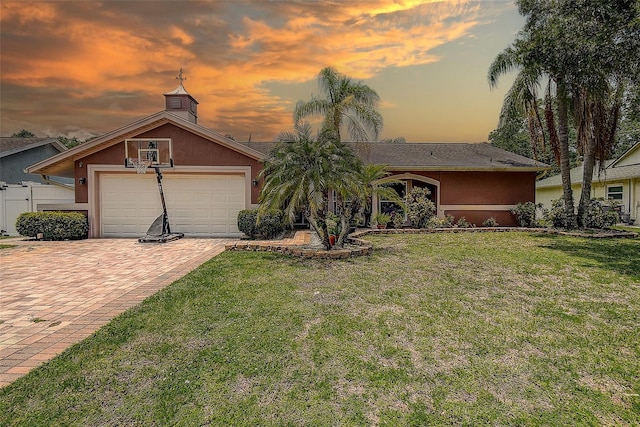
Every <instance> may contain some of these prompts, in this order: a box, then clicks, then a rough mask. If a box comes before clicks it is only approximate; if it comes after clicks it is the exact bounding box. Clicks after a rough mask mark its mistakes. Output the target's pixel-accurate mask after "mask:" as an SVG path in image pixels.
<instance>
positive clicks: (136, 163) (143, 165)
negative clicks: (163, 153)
mask: <svg viewBox="0 0 640 427" xmlns="http://www.w3.org/2000/svg"><path fill="white" fill-rule="evenodd" d="M129 162H130V163H131V164H132V165H133V167H134V168H136V173H139V174H144V173H146V172H147V168H148V167H149V165H150V164H151V162H150V161H149V160H142V159H129Z"/></svg>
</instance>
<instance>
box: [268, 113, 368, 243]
mask: <svg viewBox="0 0 640 427" xmlns="http://www.w3.org/2000/svg"><path fill="white" fill-rule="evenodd" d="M278 139H279V143H278V144H277V145H276V147H275V148H274V149H273V150H272V151H271V153H269V156H268V157H267V159H266V161H265V167H264V168H263V170H262V172H261V174H260V176H261V177H262V178H264V185H263V188H262V192H261V195H260V210H261V212H264V211H265V210H268V209H281V208H283V207H284V211H285V215H286V217H287V218H288V219H289V220H290V221H293V219H294V218H295V215H296V214H297V213H298V212H302V214H303V215H304V217H305V219H306V220H307V221H308V222H309V224H310V225H311V227H312V228H313V230H314V231H315V232H316V233H317V234H318V237H319V238H320V241H321V242H322V244H323V245H324V247H325V248H326V249H331V244H330V243H329V233H328V230H327V222H326V219H327V213H328V205H327V201H328V194H329V191H330V190H334V191H335V192H337V193H339V194H341V195H343V197H345V195H346V194H347V193H348V191H349V190H350V189H352V188H354V187H355V186H356V171H357V170H358V169H359V168H360V160H359V159H358V158H357V157H356V156H355V154H354V153H353V151H352V150H351V149H349V147H347V146H346V145H344V144H343V143H341V142H340V141H339V140H337V137H336V136H335V134H333V133H332V132H330V131H325V132H322V133H320V135H318V136H317V137H315V138H314V137H313V136H312V135H311V126H310V125H309V124H307V123H298V124H297V125H296V126H295V131H294V132H283V133H282V134H280V136H279V138H278ZM259 217H260V215H259Z"/></svg>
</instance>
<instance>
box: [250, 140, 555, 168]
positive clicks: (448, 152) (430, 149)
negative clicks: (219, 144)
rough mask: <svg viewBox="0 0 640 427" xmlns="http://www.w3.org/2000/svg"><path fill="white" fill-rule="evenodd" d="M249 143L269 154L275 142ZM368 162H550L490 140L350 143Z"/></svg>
mask: <svg viewBox="0 0 640 427" xmlns="http://www.w3.org/2000/svg"><path fill="white" fill-rule="evenodd" d="M244 144H245V145H247V146H249V147H251V148H253V149H255V150H258V151H261V152H263V153H265V154H267V153H268V152H269V151H270V150H271V149H272V148H273V147H274V146H275V143H264V142H253V143H244ZM350 145H351V146H352V147H354V149H355V150H356V152H357V153H358V155H359V156H360V158H361V159H362V160H363V161H364V162H365V163H372V164H383V165H387V166H388V168H389V169H390V170H393V169H405V170H409V169H411V170H514V169H516V170H543V169H547V168H548V165H546V164H544V163H541V162H537V161H535V160H532V159H529V158H527V157H523V156H520V155H518V154H514V153H511V152H509V151H505V150H502V149H500V148H497V147H494V146H492V145H490V144H488V143H447V142H422V143H385V142H367V143H357V144H356V143H351V144H350Z"/></svg>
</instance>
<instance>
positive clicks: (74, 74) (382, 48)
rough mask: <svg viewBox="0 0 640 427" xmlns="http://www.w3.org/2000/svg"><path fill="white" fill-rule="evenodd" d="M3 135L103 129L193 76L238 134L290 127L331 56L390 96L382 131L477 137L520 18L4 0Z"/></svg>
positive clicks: (432, 7)
mask: <svg viewBox="0 0 640 427" xmlns="http://www.w3.org/2000/svg"><path fill="white" fill-rule="evenodd" d="M0 8H1V15H0V31H1V32H0V49H1V50H0V58H1V59H0V80H1V87H0V115H1V122H0V135H1V136H9V135H11V134H12V133H14V132H17V131H19V130H21V129H27V130H30V131H32V132H33V133H35V134H36V135H37V136H58V135H64V136H67V137H74V136H75V137H78V138H79V139H86V138H87V137H90V136H95V135H100V134H103V133H105V132H109V131H111V130H114V129H117V128H119V127H122V126H124V125H127V124H129V123H131V122H132V121H134V120H137V119H140V118H143V117H145V116H148V115H151V114H153V113H156V112H158V111H161V110H163V109H164V98H163V96H162V94H163V93H165V92H169V91H171V90H173V89H175V88H176V87H177V86H178V81H177V80H176V76H177V75H178V71H179V69H180V67H182V68H183V70H184V75H185V76H186V77H187V80H186V81H185V82H184V86H185V88H186V89H187V91H188V92H189V93H190V94H191V95H192V96H193V97H194V98H196V99H197V100H198V101H199V102H200V105H199V106H198V116H199V118H198V123H199V124H200V125H202V126H206V127H208V128H211V129H213V130H215V131H218V132H220V133H224V134H231V135H233V136H234V137H235V138H236V139H237V140H239V141H246V140H247V139H248V137H249V134H251V139H252V140H253V141H272V140H274V138H275V137H276V135H277V134H278V133H279V132H281V131H285V130H289V129H291V128H292V111H293V108H294V106H295V103H296V102H297V101H298V100H300V99H303V100H308V99H309V98H310V97H311V95H312V94H318V85H317V75H318V72H319V71H320V69H322V68H324V67H326V66H332V67H334V68H336V69H337V70H338V71H340V72H342V73H345V74H347V75H349V76H351V77H353V78H354V79H355V80H361V81H363V82H364V83H366V84H368V85H369V86H370V87H372V88H373V89H375V90H376V91H377V92H378V94H379V95H380V97H381V99H382V103H381V106H380V113H381V114H382V116H383V117H384V128H383V131H382V135H381V137H382V138H396V137H400V136H402V137H404V138H406V139H407V141H409V142H438V141H442V142H450V141H465V142H480V141H486V140H487V135H488V133H489V132H490V131H491V130H493V129H494V128H495V127H496V124H497V121H498V114H499V112H500V107H501V105H502V99H503V97H504V94H505V92H506V91H507V89H508V88H509V86H510V84H511V82H512V77H511V76H506V77H505V78H503V79H502V80H501V81H500V84H499V87H498V89H497V90H490V89H489V85H488V83H487V77H486V76H487V69H488V67H489V64H490V63H491V61H492V60H493V58H494V57H495V56H496V55H497V54H498V53H499V52H500V51H502V50H503V49H504V48H506V47H507V46H508V45H509V44H510V43H511V42H512V41H513V39H514V36H515V34H516V33H517V31H518V30H519V29H520V28H521V27H522V24H523V23H524V20H523V18H522V17H520V16H519V15H518V11H517V9H516V7H515V5H514V4H513V2H512V1H511V0H495V1H493V0H481V1H453V0H452V1H428V0H425V1H418V0H407V1H400V0H398V1H376V0H367V1H358V0H354V1H250V0H244V1H197V2H182V1H152V0H138V1H60V0H52V1H40V2H29V1H9V0H2V2H1V3H0Z"/></svg>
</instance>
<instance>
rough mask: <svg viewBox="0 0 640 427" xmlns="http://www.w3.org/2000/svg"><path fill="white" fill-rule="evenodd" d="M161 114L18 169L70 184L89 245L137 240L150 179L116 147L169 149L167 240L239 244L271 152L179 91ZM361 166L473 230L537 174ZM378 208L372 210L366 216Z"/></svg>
mask: <svg viewBox="0 0 640 427" xmlns="http://www.w3.org/2000/svg"><path fill="white" fill-rule="evenodd" d="M164 97H165V109H164V110H163V111H160V112H158V113H155V114H153V115H151V116H148V117H145V118H143V119H140V120H138V121H136V122H133V123H130V124H128V125H126V126H124V127H121V128H119V129H116V130H114V131H112V132H109V133H107V134H105V135H102V136H100V137H98V138H95V139H93V140H91V141H89V142H87V143H84V144H81V145H78V146H76V147H73V148H71V149H69V150H67V151H66V152H64V153H60V154H58V155H56V156H53V157H51V158H49V159H46V160H44V161H41V162H39V163H36V164H34V165H32V166H30V167H28V168H27V172H29V173H37V174H41V175H44V176H64V177H72V178H73V179H74V180H75V183H76V186H75V203H73V204H69V205H66V206H62V205H60V206H56V207H55V208H57V209H63V210H64V209H69V210H75V211H77V210H83V211H85V212H86V213H87V216H88V218H89V225H90V234H89V235H90V237H94V238H95V237H135V238H137V237H140V236H141V235H144V233H145V231H146V230H147V228H148V227H149V225H150V224H151V223H152V222H153V220H154V219H155V218H156V217H157V216H158V215H159V214H160V213H161V212H162V207H161V203H160V198H159V195H158V189H157V184H156V179H155V175H154V174H153V172H152V171H147V173H146V174H143V175H139V174H136V172H135V171H134V170H133V169H131V168H126V167H125V156H126V155H125V150H126V148H125V147H126V146H127V144H128V143H127V142H126V141H131V140H144V141H147V140H148V141H151V140H153V139H154V138H156V139H158V140H160V139H162V140H163V141H167V140H170V141H171V152H172V154H171V155H172V160H173V166H172V167H170V168H166V169H162V173H163V177H164V178H163V187H164V195H165V198H166V204H167V209H168V212H169V220H170V223H171V228H172V231H174V232H183V233H185V235H186V236H214V237H215V236H239V235H240V234H241V233H239V231H238V228H237V214H238V212H239V211H240V210H242V209H250V208H254V207H256V206H257V204H258V198H259V195H260V185H261V182H259V181H258V180H257V177H258V175H259V173H260V171H261V170H262V166H263V161H264V159H265V158H266V155H267V153H268V152H269V149H270V148H271V147H272V146H273V143H256V142H254V143H241V142H237V141H235V140H233V139H231V138H229V137H226V136H224V135H223V134H221V133H218V132H215V131H213V130H210V129H207V128H205V127H203V126H200V125H198V123H197V121H198V115H197V106H198V102H197V101H196V100H195V99H194V98H193V97H192V96H191V95H190V94H189V93H188V92H187V91H186V90H185V89H184V87H183V85H182V83H180V85H179V86H178V88H177V89H176V90H174V91H171V92H168V93H165V94H164ZM366 146H367V147H368V149H367V150H363V152H366V153H367V155H366V156H365V157H364V158H363V160H365V161H367V162H372V163H376V164H385V165H388V169H389V171H390V172H392V173H393V178H396V179H400V180H402V181H403V183H404V185H403V188H402V189H400V191H404V192H407V191H409V190H410V189H411V188H412V187H414V186H427V187H429V188H430V189H431V190H432V197H433V199H434V201H435V202H436V205H437V208H438V215H439V216H444V215H447V214H450V215H453V216H455V217H459V216H465V217H466V218H467V220H469V221H470V222H474V223H477V224H481V223H482V221H484V220H485V219H487V218H489V217H495V218H496V219H497V221H498V222H499V223H500V224H501V225H511V224H515V220H514V218H513V216H512V215H511V213H510V212H509V209H510V208H512V207H514V206H515V205H516V204H517V203H519V202H526V201H533V200H534V198H535V178H536V173H537V172H538V171H539V170H542V169H545V168H546V165H544V164H540V163H538V162H536V161H534V160H531V159H528V158H525V157H522V156H518V155H516V154H513V153H510V152H507V151H504V150H501V149H498V148H495V147H492V146H490V145H489V144H433V143H431V144H426V143H425V144H405V143H369V144H366ZM150 169H151V168H150ZM384 202H385V201H384V200H376V201H375V203H374V210H376V209H380V208H381V206H383V204H384Z"/></svg>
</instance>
